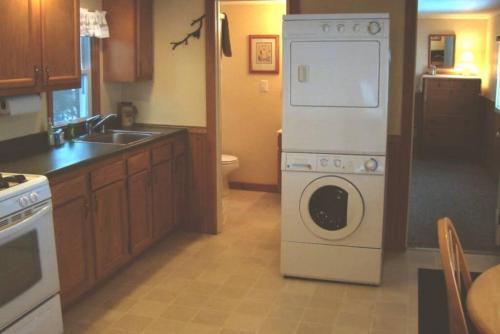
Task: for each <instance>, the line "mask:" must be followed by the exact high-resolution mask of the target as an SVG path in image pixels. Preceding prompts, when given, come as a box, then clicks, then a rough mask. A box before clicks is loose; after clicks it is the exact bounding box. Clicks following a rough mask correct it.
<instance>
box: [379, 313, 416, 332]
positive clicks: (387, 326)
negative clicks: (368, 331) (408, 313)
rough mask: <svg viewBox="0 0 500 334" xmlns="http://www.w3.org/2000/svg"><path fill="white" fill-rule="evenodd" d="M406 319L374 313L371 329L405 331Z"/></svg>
mask: <svg viewBox="0 0 500 334" xmlns="http://www.w3.org/2000/svg"><path fill="white" fill-rule="evenodd" d="M407 328H408V319H407V318H406V317H394V316H379V315H376V316H375V318H374V322H373V327H372V330H373V331H386V332H390V333H406V331H407Z"/></svg>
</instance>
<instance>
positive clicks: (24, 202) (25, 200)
mask: <svg viewBox="0 0 500 334" xmlns="http://www.w3.org/2000/svg"><path fill="white" fill-rule="evenodd" d="M19 204H20V205H21V206H22V207H23V208H24V207H26V206H28V205H30V200H29V199H28V197H26V196H23V197H21V198H20V199H19Z"/></svg>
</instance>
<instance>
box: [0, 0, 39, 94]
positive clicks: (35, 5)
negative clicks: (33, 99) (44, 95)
mask: <svg viewBox="0 0 500 334" xmlns="http://www.w3.org/2000/svg"><path fill="white" fill-rule="evenodd" d="M39 4H40V1H39V0H18V1H0V22H2V23H1V24H0V45H1V49H2V50H1V52H0V95H9V94H10V93H11V92H12V91H13V90H14V89H22V88H24V89H26V88H28V89H31V90H34V89H35V87H36V86H37V84H38V83H37V80H38V75H39V74H41V73H40V72H39V71H40V69H41V66H42V64H41V54H40V47H39V41H40V40H39V34H40V23H39V20H40V5H39Z"/></svg>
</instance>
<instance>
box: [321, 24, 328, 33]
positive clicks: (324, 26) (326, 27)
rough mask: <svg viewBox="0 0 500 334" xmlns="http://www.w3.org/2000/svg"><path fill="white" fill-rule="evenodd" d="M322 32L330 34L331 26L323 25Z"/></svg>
mask: <svg viewBox="0 0 500 334" xmlns="http://www.w3.org/2000/svg"><path fill="white" fill-rule="evenodd" d="M321 30H323V32H329V31H330V25H329V24H326V23H325V24H323V25H322V26H321Z"/></svg>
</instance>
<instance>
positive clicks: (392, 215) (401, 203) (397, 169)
mask: <svg viewBox="0 0 500 334" xmlns="http://www.w3.org/2000/svg"><path fill="white" fill-rule="evenodd" d="M401 151H402V140H401V136H398V135H390V136H389V137H388V140H387V170H386V175H387V181H386V195H385V224H384V249H391V250H399V249H401V247H402V245H403V244H406V222H407V215H406V213H407V210H406V208H407V207H408V202H407V200H408V196H406V195H405V196H403V192H405V191H406V187H405V182H403V178H404V177H405V174H406V173H404V171H403V170H402V162H403V161H402V160H403V159H402V152H401ZM403 236H404V240H401V239H402V237H403Z"/></svg>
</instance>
